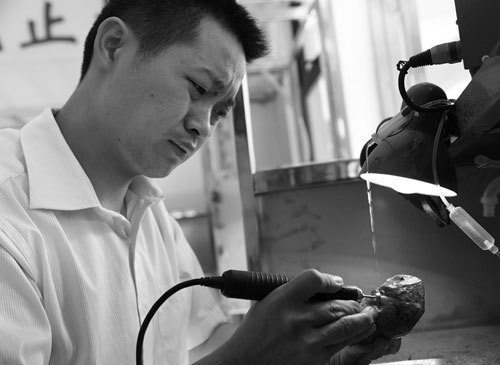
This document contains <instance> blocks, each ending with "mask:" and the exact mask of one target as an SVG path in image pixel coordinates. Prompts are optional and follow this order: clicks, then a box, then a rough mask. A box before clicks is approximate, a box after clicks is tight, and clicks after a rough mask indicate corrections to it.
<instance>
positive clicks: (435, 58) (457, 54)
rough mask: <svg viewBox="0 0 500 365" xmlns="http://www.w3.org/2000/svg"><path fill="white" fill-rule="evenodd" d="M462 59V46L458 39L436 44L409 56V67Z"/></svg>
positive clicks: (454, 61)
mask: <svg viewBox="0 0 500 365" xmlns="http://www.w3.org/2000/svg"><path fill="white" fill-rule="evenodd" d="M460 61H462V47H461V44H460V42H459V41H457V42H449V43H443V44H438V45H437V46H434V47H432V48H430V49H428V50H426V51H424V52H421V53H419V54H416V55H415V56H412V57H410V59H409V60H408V63H409V67H422V66H431V65H441V64H444V63H457V62H460Z"/></svg>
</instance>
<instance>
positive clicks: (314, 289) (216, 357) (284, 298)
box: [198, 270, 377, 365]
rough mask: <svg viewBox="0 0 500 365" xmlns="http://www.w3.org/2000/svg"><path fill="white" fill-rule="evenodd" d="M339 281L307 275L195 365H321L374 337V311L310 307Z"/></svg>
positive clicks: (336, 304)
mask: <svg viewBox="0 0 500 365" xmlns="http://www.w3.org/2000/svg"><path fill="white" fill-rule="evenodd" d="M341 287H342V279H341V278H339V277H335V276H332V275H327V274H323V273H320V272H318V271H316V270H307V271H304V272H302V273H301V274H300V275H298V276H297V277H296V278H295V279H293V280H291V281H290V282H288V283H287V284H285V285H282V286H280V287H278V288H277V289H276V290H274V291H273V292H271V293H270V294H269V295H268V296H266V297H265V298H264V299H263V300H262V301H260V302H258V303H256V304H255V305H254V306H253V307H252V308H251V309H250V311H249V312H248V314H247V315H246V317H245V319H244V320H243V322H242V324H241V325H240V327H239V328H238V330H237V331H236V332H235V334H234V335H233V336H232V337H231V338H230V339H229V340H228V341H227V342H226V343H225V344H224V345H223V346H222V347H221V348H219V349H218V350H216V351H215V352H214V353H213V354H211V355H209V356H208V357H206V358H205V359H203V360H201V361H200V362H199V363H198V364H200V365H201V364H231V365H247V364H248V365H254V364H259V365H271V364H287V365H295V364H296V365H303V364H308V365H314V364H318V365H324V364H327V363H328V361H329V360H330V359H331V357H332V356H333V355H334V354H335V353H337V352H338V351H340V350H341V349H342V348H344V347H345V346H347V345H350V344H354V343H356V342H359V341H360V340H362V339H363V338H365V337H367V336H369V335H370V334H372V333H373V332H374V331H375V324H374V323H375V319H376V316H377V312H376V310H374V309H373V308H371V307H367V308H365V309H364V310H363V311H361V308H360V305H359V303H357V302H355V301H344V300H333V301H326V302H311V301H310V300H309V299H310V298H311V297H312V296H313V295H314V294H316V293H320V292H329V293H334V292H336V291H338V290H339V289H340V288H341Z"/></svg>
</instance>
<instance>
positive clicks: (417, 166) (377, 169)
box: [360, 83, 457, 225]
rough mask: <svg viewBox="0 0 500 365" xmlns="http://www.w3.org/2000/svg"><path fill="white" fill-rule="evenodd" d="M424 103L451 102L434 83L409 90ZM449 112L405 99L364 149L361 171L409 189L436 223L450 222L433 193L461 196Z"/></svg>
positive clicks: (370, 178) (362, 174) (365, 175)
mask: <svg viewBox="0 0 500 365" xmlns="http://www.w3.org/2000/svg"><path fill="white" fill-rule="evenodd" d="M408 95H409V96H410V97H411V99H412V100H413V101H415V102H416V103H418V104H420V105H433V104H434V105H435V104H436V103H445V102H447V99H446V94H445V93H444V91H443V90H442V89H441V88H439V87H438V86H436V85H434V84H431V83H420V84H417V85H414V86H412V87H411V88H410V89H409V90H408ZM448 118H449V112H448V111H443V110H438V109H436V111H432V112H426V113H419V112H416V111H413V110H411V109H409V108H408V107H407V106H406V105H405V104H403V105H402V110H401V111H400V112H399V113H398V114H397V115H396V116H394V117H393V118H390V119H386V120H384V121H383V122H382V123H381V124H380V125H379V127H378V128H377V131H376V133H375V134H374V135H373V136H372V138H371V139H370V140H369V141H368V142H367V143H366V144H365V146H364V147H363V150H362V151H361V156H360V163H361V165H362V166H361V171H360V177H361V178H363V179H364V180H366V181H369V182H371V183H374V184H378V185H382V186H386V187H390V188H392V189H394V190H396V191H397V192H399V193H401V194H404V195H403V196H404V197H405V198H406V199H408V200H409V201H410V202H411V203H412V204H414V205H415V206H417V207H418V208H420V209H422V210H424V211H425V212H426V213H428V214H429V215H430V216H431V217H432V218H433V219H434V220H435V221H436V223H438V224H440V225H444V224H448V223H449V219H448V214H447V213H446V209H444V207H442V204H441V203H440V202H439V200H438V199H433V198H432V196H436V197H437V196H445V197H452V196H456V195H457V194H456V191H457V178H456V172H455V166H454V164H453V161H452V159H451V157H450V155H449V153H448V150H447V146H448V145H449V139H450V135H451V134H452V130H453V127H452V123H449V122H448Z"/></svg>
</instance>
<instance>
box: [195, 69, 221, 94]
mask: <svg viewBox="0 0 500 365" xmlns="http://www.w3.org/2000/svg"><path fill="white" fill-rule="evenodd" d="M196 70H198V71H200V72H202V73H204V74H205V75H207V76H208V77H209V78H210V81H212V87H213V88H215V89H216V90H224V89H225V88H226V87H227V85H226V84H225V83H224V81H222V80H221V79H219V78H218V77H217V76H215V75H214V73H213V72H212V71H211V70H210V69H208V68H205V67H200V68H198V69H196Z"/></svg>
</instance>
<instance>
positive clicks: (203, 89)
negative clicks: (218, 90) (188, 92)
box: [190, 80, 207, 95]
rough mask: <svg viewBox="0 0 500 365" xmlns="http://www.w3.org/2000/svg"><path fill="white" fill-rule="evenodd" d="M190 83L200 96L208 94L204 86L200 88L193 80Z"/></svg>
mask: <svg viewBox="0 0 500 365" xmlns="http://www.w3.org/2000/svg"><path fill="white" fill-rule="evenodd" d="M190 82H191V84H192V85H193V87H194V89H195V90H196V92H197V93H198V94H200V95H205V94H206V93H207V89H205V88H204V87H203V86H200V85H199V84H198V83H196V82H194V81H191V80H190Z"/></svg>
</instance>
